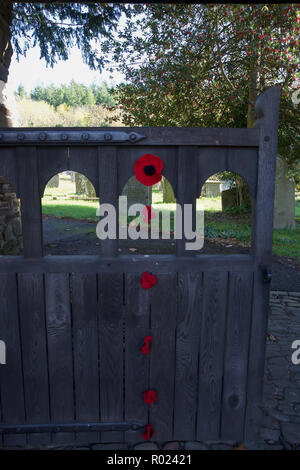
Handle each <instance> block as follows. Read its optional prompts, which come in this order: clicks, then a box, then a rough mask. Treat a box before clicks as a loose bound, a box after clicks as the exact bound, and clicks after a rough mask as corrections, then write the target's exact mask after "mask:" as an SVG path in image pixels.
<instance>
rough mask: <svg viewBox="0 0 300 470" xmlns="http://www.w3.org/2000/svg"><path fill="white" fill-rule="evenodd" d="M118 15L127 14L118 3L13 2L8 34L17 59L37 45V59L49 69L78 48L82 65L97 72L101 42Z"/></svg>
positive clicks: (100, 60) (125, 9)
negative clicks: (72, 48) (43, 62)
mask: <svg viewBox="0 0 300 470" xmlns="http://www.w3.org/2000/svg"><path fill="white" fill-rule="evenodd" d="M122 12H124V13H126V14H129V9H128V7H127V6H126V5H123V4H122V3H119V4H107V3H96V2H92V3H86V4H83V3H77V2H72V3H71V2H69V3H55V2H54V3H50V2H49V3H27V2H14V3H13V9H12V25H11V33H12V43H13V46H14V50H15V52H16V54H17V58H18V57H19V56H20V55H26V52H27V51H28V50H29V49H30V48H31V47H34V46H35V45H38V46H39V47H40V50H41V58H44V59H45V60H46V62H47V64H49V65H50V66H51V67H53V65H54V64H55V63H56V62H57V61H58V60H60V59H63V60H66V59H67V58H68V55H69V52H70V49H71V47H73V46H78V48H79V49H80V50H81V52H82V56H83V59H84V61H85V63H87V64H88V65H89V66H90V67H91V68H92V69H101V68H102V67H103V64H104V56H103V54H102V49H101V41H102V40H103V38H107V39H109V38H111V35H112V32H113V31H114V30H116V28H117V26H118V21H119V19H120V16H121V13H122ZM99 46H100V47H99Z"/></svg>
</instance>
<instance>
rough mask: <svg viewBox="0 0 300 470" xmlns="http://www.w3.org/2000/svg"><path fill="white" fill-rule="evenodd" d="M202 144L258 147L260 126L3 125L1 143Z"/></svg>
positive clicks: (85, 144) (16, 144) (0, 129)
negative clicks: (26, 126) (246, 127)
mask: <svg viewBox="0 0 300 470" xmlns="http://www.w3.org/2000/svg"><path fill="white" fill-rule="evenodd" d="M99 144H101V145H102V144H108V145H122V146H124V145H125V146H128V145H130V146H131V145H134V146H136V145H137V146H145V145H148V146H149V145H151V146H153V145H154V146H155V145H187V146H188V145H199V146H214V147H221V146H226V147H228V146H229V147H258V146H259V129H257V128H253V129H237V128H221V127H220V128H204V127H180V128H178V127H151V128H150V127H114V128H107V127H96V128H92V127H89V128H86V127H84V128H80V127H63V128H61V129H58V128H57V127H40V128H38V127H35V128H34V129H33V128H23V127H19V128H18V127H16V128H13V127H11V128H9V129H7V128H0V150H1V146H20V145H21V146H24V145H38V146H44V145H46V146H51V145H59V146H62V145H64V146H70V145H84V146H92V145H99Z"/></svg>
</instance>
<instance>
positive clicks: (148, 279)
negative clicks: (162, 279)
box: [141, 271, 157, 289]
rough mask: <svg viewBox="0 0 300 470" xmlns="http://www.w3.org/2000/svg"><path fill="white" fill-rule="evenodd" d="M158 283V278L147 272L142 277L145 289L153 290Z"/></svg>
mask: <svg viewBox="0 0 300 470" xmlns="http://www.w3.org/2000/svg"><path fill="white" fill-rule="evenodd" d="M156 282H157V278H156V276H154V274H150V273H148V272H147V271H145V272H144V273H143V274H142V277H141V285H142V288H143V289H152V287H153V286H155V284H156Z"/></svg>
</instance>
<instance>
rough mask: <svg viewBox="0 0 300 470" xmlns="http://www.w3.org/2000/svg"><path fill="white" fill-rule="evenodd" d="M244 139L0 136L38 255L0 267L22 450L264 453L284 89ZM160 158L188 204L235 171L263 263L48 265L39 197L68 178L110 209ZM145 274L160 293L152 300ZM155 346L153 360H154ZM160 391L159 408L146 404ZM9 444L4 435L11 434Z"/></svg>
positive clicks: (83, 261) (103, 259) (264, 106)
mask: <svg viewBox="0 0 300 470" xmlns="http://www.w3.org/2000/svg"><path fill="white" fill-rule="evenodd" d="M256 111H257V115H258V116H259V118H260V119H259V121H258V125H257V126H256V127H255V128H253V129H234V128H228V129H227V128H226V129H221V128H216V129H203V128H159V127H158V128H130V129H129V128H96V129H93V128H88V129H78V128H64V129H57V128H51V129H50V128H43V129H36V128H33V129H23V128H18V129H14V128H12V129H2V130H0V174H1V175H3V176H4V177H5V178H7V180H8V181H9V182H10V183H12V184H13V185H14V187H15V189H16V192H17V196H18V197H20V198H21V207H22V226H23V241H24V256H7V257H6V256H5V257H4V256H3V257H1V258H0V280H1V282H0V298H1V303H0V309H1V310H0V339H1V340H2V341H4V342H5V345H6V365H0V379H1V383H0V422H1V424H0V433H2V437H3V442H4V444H5V445H8V444H20V445H24V444H25V443H26V442H27V443H29V444H31V445H41V444H47V443H50V442H55V443H67V442H73V441H77V442H79V441H80V442H82V441H89V442H92V441H94V442H95V441H102V442H122V441H126V442H127V441H128V442H138V441H143V435H142V434H143V432H144V431H145V429H146V428H145V427H146V425H147V424H149V423H151V425H152V429H153V430H154V435H153V437H152V438H151V439H152V440H154V441H158V442H162V441H168V440H181V441H185V440H202V441H203V440H204V441H205V440H238V441H243V440H253V439H255V438H256V437H257V433H258V430H259V424H260V414H261V409H260V407H261V398H262V387H263V374H264V354H265V340H266V327H267V313H268V300H269V299H268V297H269V281H270V256H271V250H272V228H273V198H274V180H275V156H276V151H277V126H278V112H279V87H274V88H270V89H269V90H267V91H266V92H264V93H263V94H262V95H261V96H260V97H259V99H258V100H257V102H256ZM149 152H150V153H154V154H155V155H158V156H159V157H160V158H161V159H162V160H163V164H164V170H163V174H164V176H166V177H167V178H168V180H169V181H170V182H171V184H172V186H173V188H174V193H175V196H176V198H177V203H179V204H184V203H186V204H188V203H189V204H195V201H196V198H197V197H199V194H200V191H201V187H202V185H203V184H204V182H205V181H206V179H207V178H208V177H209V176H211V175H213V174H215V173H217V172H220V171H224V170H228V171H233V172H236V173H238V174H240V175H241V176H243V177H244V178H245V180H246V181H247V183H248V185H249V187H250V191H251V196H252V202H253V213H254V216H253V232H252V251H251V253H250V254H249V255H238V254H235V255H205V254H203V255H195V254H192V255H191V253H192V252H191V251H189V252H188V253H187V252H186V251H185V245H184V243H185V241H184V240H177V242H176V243H177V247H176V255H153V256H152V255H151V256H147V257H145V256H143V255H137V256H135V255H131V256H125V255H124V256H121V255H119V253H118V240H105V241H103V242H101V245H102V252H101V254H99V256H45V257H44V256H43V243H42V219H41V197H42V194H43V190H44V188H45V185H46V183H47V181H48V180H49V179H50V178H51V177H52V176H53V175H54V174H57V173H59V172H62V171H65V170H73V171H77V172H80V173H83V174H84V175H85V176H87V177H88V178H89V179H90V181H91V182H92V183H93V184H94V187H95V189H96V194H97V195H98V196H99V197H100V199H101V203H104V202H107V203H112V204H114V205H115V206H117V199H118V195H119V194H120V193H121V191H122V188H123V187H124V185H125V183H126V181H127V180H128V179H129V178H130V177H131V176H132V175H133V167H134V163H135V161H136V160H137V159H138V158H139V157H140V156H142V155H143V154H145V153H149ZM144 271H148V272H151V273H154V274H155V275H156V276H157V283H156V285H155V286H154V287H153V289H149V290H144V289H142V288H141V284H140V279H141V274H142V273H143V272H144ZM149 335H150V336H152V342H151V347H150V353H149V354H146V355H145V354H142V353H141V348H142V346H143V344H144V339H145V337H146V336H149ZM150 389H151V390H155V391H156V392H157V400H156V401H155V403H153V404H150V405H149V404H147V403H145V401H144V398H143V393H144V392H145V391H147V390H150ZM0 435H1V434H0Z"/></svg>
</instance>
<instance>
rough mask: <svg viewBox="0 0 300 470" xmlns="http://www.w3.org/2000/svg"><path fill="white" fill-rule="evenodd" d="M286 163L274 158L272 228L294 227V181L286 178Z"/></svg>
mask: <svg viewBox="0 0 300 470" xmlns="http://www.w3.org/2000/svg"><path fill="white" fill-rule="evenodd" d="M286 174H287V165H286V163H285V161H284V160H283V159H282V158H281V157H280V156H279V155H278V156H277V158H276V183H275V200H274V228H295V227H296V223H295V182H294V181H293V179H288V178H287V176H286Z"/></svg>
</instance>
